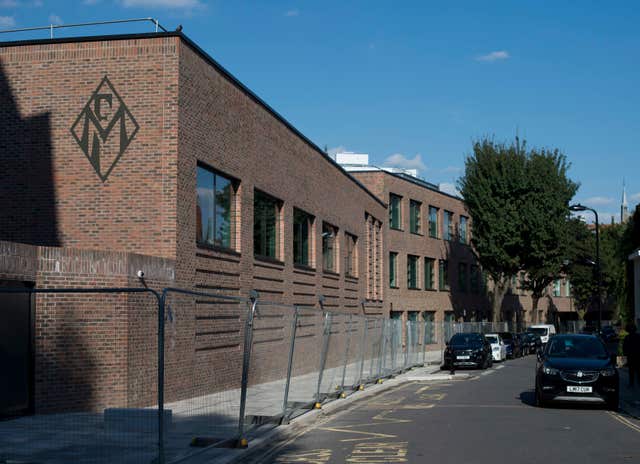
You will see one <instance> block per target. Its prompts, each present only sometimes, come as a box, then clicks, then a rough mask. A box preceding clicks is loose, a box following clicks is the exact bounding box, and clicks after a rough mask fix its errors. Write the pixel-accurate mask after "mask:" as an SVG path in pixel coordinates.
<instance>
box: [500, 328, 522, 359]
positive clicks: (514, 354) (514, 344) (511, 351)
mask: <svg viewBox="0 0 640 464" xmlns="http://www.w3.org/2000/svg"><path fill="white" fill-rule="evenodd" d="M498 335H500V337H502V340H503V341H504V344H505V345H506V347H507V358H511V359H513V358H519V357H521V356H522V350H521V349H520V340H518V337H516V336H514V335H513V334H512V333H511V332H498Z"/></svg>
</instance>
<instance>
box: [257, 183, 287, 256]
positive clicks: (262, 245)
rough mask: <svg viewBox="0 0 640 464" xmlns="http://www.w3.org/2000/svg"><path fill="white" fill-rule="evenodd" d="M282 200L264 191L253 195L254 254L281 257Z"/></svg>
mask: <svg viewBox="0 0 640 464" xmlns="http://www.w3.org/2000/svg"><path fill="white" fill-rule="evenodd" d="M281 208H282V202H281V201H280V200H276V199H275V198H273V197H271V196H269V195H267V194H266V193H263V192H261V191H259V190H255V191H254V195H253V254H254V255H255V256H262V257H266V258H273V259H278V258H279V253H280V250H279V247H278V242H279V239H280V234H279V230H278V229H279V223H280V211H281Z"/></svg>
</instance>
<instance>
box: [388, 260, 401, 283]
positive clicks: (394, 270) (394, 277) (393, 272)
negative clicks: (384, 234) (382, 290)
mask: <svg viewBox="0 0 640 464" xmlns="http://www.w3.org/2000/svg"><path fill="white" fill-rule="evenodd" d="M389 287H391V288H400V287H399V286H398V253H397V252H396V251H390V252H389Z"/></svg>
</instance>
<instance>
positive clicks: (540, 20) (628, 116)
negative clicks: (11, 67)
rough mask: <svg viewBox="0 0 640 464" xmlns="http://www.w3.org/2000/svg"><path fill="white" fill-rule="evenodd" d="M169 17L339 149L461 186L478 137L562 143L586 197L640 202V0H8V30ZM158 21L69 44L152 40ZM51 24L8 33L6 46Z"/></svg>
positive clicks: (600, 205)
mask: <svg viewBox="0 0 640 464" xmlns="http://www.w3.org/2000/svg"><path fill="white" fill-rule="evenodd" d="M140 17H155V18H158V19H159V21H160V23H161V24H162V25H163V26H165V27H166V28H167V29H175V28H176V27H177V26H178V25H182V26H183V32H184V33H185V34H186V35H187V36H189V37H190V38H191V39H192V40H194V41H195V42H196V43H197V44H198V45H200V47H202V48H203V49H204V50H205V51H206V52H208V53H209V54H210V55H211V56H213V58H215V59H216V60H217V61H218V62H220V63H221V64H222V65H223V66H225V67H226V68H227V69H228V70H229V71H230V72H231V73H232V74H234V75H235V76H236V77H237V78H238V79H239V80H241V81H242V82H243V83H244V84H245V85H247V86H248V87H249V88H250V89H252V90H253V91H254V92H255V93H256V94H258V95H259V96H260V97H261V98H262V99H264V100H265V101H266V102H267V103H268V104H269V105H270V106H271V107H273V108H274V109H275V110H276V111H278V112H279V113H280V114H281V115H283V116H284V117H285V118H286V119H287V120H288V121H289V122H291V123H292V124H293V125H294V126H295V127H297V128H298V129H299V130H300V131H301V132H302V133H304V134H305V135H306V136H307V137H308V138H310V139H311V140H312V141H314V142H315V143H316V144H317V145H318V146H320V147H323V148H324V147H327V148H328V150H329V151H330V152H331V153H334V152H336V151H341V150H347V151H354V152H357V153H368V154H369V155H370V161H371V163H373V164H376V165H389V166H391V165H392V166H397V167H405V168H418V169H419V171H420V175H421V176H422V177H424V178H425V179H426V180H428V181H430V182H434V183H439V184H442V188H443V189H447V190H449V191H450V190H451V189H453V188H455V183H456V181H457V179H458V178H459V177H460V176H461V175H462V174H463V170H464V159H465V157H466V156H467V155H468V154H469V153H470V150H471V146H472V142H473V141H474V140H477V139H478V138H480V137H483V136H492V137H494V138H495V139H496V140H499V141H508V140H513V138H514V137H515V135H516V134H518V135H519V136H520V137H521V138H524V139H526V140H527V142H528V144H529V145H530V146H535V147H546V148H558V149H559V150H561V151H562V152H563V153H564V154H565V155H566V156H567V159H568V161H569V162H570V163H571V168H570V171H569V176H570V177H571V178H572V179H573V180H575V181H577V182H579V183H580V189H579V191H578V193H577V195H576V197H575V200H576V201H577V202H580V203H583V204H585V205H587V206H590V207H593V208H595V209H597V210H598V212H599V214H600V220H601V222H610V221H611V216H612V215H615V217H616V221H619V214H620V201H621V196H622V183H623V179H624V182H625V183H626V188H627V196H628V200H629V209H630V211H632V210H633V207H634V206H635V204H637V203H639V202H640V153H639V150H638V143H637V142H636V139H635V137H637V136H638V135H640V117H639V108H640V93H639V91H638V89H637V85H638V84H639V83H640V60H639V59H638V58H639V57H640V28H638V27H637V25H638V24H640V2H637V1H627V2H624V1H615V2H602V1H589V0H581V1H572V2H563V1H559V0H557V1H483V2H478V1H477V0H475V1H462V0H459V1H456V2H430V1H415V2H414V1H402V2H391V1H375V0H369V1H351V2H349V1H344V0H342V1H339V0H338V1H334V0H323V1H311V0H298V1H295V0H290V1H279V0H270V1H267V0H264V1H240V0H235V1H232V0H228V1H227V0H219V1H215V0H210V1H208V0H84V1H82V0H78V1H73V0H67V1H60V0H58V1H53V0H51V1H48V0H0V29H6V28H20V27H29V26H43V25H48V24H51V23H53V24H72V23H78V22H88V21H96V20H110V19H124V18H140ZM151 30H152V26H151V25H150V24H129V25H125V26H102V27H101V28H84V29H76V30H73V32H70V31H71V30H70V29H60V30H57V31H55V34H56V36H60V37H62V36H68V35H86V34H88V33H89V34H95V33H103V34H108V33H122V32H142V31H151ZM35 37H43V38H46V37H48V31H45V32H42V31H39V32H29V33H24V32H23V33H19V34H4V35H2V34H0V41H4V40H17V39H24V38H35Z"/></svg>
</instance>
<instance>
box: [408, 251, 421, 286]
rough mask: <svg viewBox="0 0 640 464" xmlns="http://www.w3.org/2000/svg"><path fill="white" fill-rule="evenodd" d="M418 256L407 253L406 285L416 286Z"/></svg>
mask: <svg viewBox="0 0 640 464" xmlns="http://www.w3.org/2000/svg"><path fill="white" fill-rule="evenodd" d="M418 259H419V258H418V257H417V256H414V255H407V287H409V288H419V287H418Z"/></svg>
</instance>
